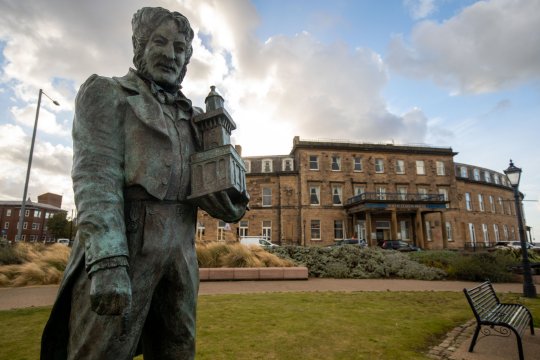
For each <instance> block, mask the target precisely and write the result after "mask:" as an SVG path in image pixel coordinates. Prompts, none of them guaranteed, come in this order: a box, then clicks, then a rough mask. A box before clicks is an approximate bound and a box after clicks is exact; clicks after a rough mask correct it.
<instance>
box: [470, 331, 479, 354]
mask: <svg viewBox="0 0 540 360" xmlns="http://www.w3.org/2000/svg"><path fill="white" fill-rule="evenodd" d="M479 333H480V325H479V324H477V325H476V329H475V330H474V335H473V337H472V341H471V345H470V346H469V352H473V350H474V345H476V339H478V334H479Z"/></svg>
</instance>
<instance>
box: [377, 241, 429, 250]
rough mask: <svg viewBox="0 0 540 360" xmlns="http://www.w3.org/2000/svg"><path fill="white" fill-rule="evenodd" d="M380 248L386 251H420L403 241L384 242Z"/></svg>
mask: <svg viewBox="0 0 540 360" xmlns="http://www.w3.org/2000/svg"><path fill="white" fill-rule="evenodd" d="M381 247H382V248H383V249H386V250H398V251H420V250H422V249H420V248H419V247H417V246H415V245H413V244H411V243H409V242H407V241H403V240H385V241H384V242H383V243H382V245H381Z"/></svg>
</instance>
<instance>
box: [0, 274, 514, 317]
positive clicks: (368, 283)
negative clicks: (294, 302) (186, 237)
mask: <svg viewBox="0 0 540 360" xmlns="http://www.w3.org/2000/svg"><path fill="white" fill-rule="evenodd" d="M474 285H476V283H470V282H463V281H420V280H380V279H369V280H364V279H337V280H336V279H309V280H295V281H208V282H206V281H205V282H201V285H200V290H199V295H212V294H248V293H260V292H298V291H462V290H463V288H466V287H472V286H474ZM495 290H496V291H497V292H520V291H522V286H521V284H517V283H511V284H495ZM57 291H58V287H57V286H56V285H49V286H28V287H23V288H0V310H9V309H16V308H25V307H30V306H48V305H52V303H53V302H54V299H55V297H56V293H57Z"/></svg>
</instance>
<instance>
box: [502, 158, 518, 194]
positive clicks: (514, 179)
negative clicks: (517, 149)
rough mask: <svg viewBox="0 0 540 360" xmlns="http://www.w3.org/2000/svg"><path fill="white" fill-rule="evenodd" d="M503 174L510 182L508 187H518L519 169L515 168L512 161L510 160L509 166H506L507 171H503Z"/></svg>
mask: <svg viewBox="0 0 540 360" xmlns="http://www.w3.org/2000/svg"><path fill="white" fill-rule="evenodd" d="M504 173H505V174H506V176H507V177H508V180H509V181H510V185H512V187H514V188H515V187H518V186H519V180H520V177H521V168H518V167H517V166H515V165H514V163H513V162H512V159H510V165H509V166H508V169H506V170H504Z"/></svg>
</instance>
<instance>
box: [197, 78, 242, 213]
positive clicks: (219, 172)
mask: <svg viewBox="0 0 540 360" xmlns="http://www.w3.org/2000/svg"><path fill="white" fill-rule="evenodd" d="M210 89H211V91H210V93H209V94H208V96H207V97H206V100H205V103H206V112H205V113H203V114H200V115H197V116H196V117H195V118H194V119H193V120H194V122H195V125H196V126H197V127H198V128H199V130H200V131H201V133H202V138H203V151H202V152H199V153H196V154H194V155H192V156H191V195H190V196H189V197H188V199H189V200H192V201H194V202H197V199H200V198H204V197H205V196H208V195H209V194H212V193H216V192H221V191H225V192H227V194H228V195H229V197H230V198H231V200H234V199H238V198H241V197H244V198H245V197H246V196H247V192H246V167H245V165H244V162H243V161H242V158H241V157H240V155H239V154H238V153H237V152H236V150H235V149H234V147H233V146H232V145H231V132H232V131H233V130H234V129H236V124H235V123H234V121H233V119H232V118H231V116H230V115H229V113H228V112H227V110H225V108H224V106H223V104H224V102H225V101H224V100H223V97H221V95H219V94H218V93H217V92H216V88H215V86H211V87H210Z"/></svg>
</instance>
